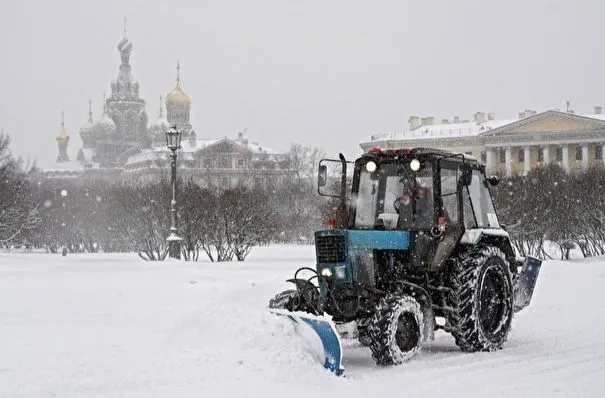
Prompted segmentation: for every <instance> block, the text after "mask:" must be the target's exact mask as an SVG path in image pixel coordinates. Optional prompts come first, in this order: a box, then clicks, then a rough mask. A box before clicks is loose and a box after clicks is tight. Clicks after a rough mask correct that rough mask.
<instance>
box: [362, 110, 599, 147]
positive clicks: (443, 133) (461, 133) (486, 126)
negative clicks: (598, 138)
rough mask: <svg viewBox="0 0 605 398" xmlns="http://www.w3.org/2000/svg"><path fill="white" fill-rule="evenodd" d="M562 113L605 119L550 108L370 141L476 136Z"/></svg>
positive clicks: (379, 136)
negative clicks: (526, 114) (522, 116)
mask: <svg viewBox="0 0 605 398" xmlns="http://www.w3.org/2000/svg"><path fill="white" fill-rule="evenodd" d="M552 113H556V114H562V115H568V116H569V117H578V118H588V119H595V120H602V121H605V114H592V115H577V114H574V113H568V112H560V111H556V110H548V111H544V112H540V113H537V114H534V115H532V116H529V117H525V118H517V119H505V120H486V121H485V122H483V123H477V122H475V121H464V122H460V123H455V122H454V123H447V124H433V125H423V126H419V127H417V128H415V129H413V130H406V131H403V132H388V133H377V134H373V135H372V136H371V139H370V142H372V141H382V140H385V139H386V140H422V139H435V138H449V137H452V138H459V137H474V136H478V135H480V134H487V133H488V132H490V131H492V130H494V132H496V131H499V130H501V129H503V128H504V127H505V126H509V125H512V124H514V123H517V122H523V121H525V120H529V119H533V118H537V117H541V116H543V115H547V114H552Z"/></svg>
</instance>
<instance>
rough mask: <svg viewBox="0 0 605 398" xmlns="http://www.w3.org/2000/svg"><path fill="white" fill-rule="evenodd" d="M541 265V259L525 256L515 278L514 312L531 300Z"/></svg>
mask: <svg viewBox="0 0 605 398" xmlns="http://www.w3.org/2000/svg"><path fill="white" fill-rule="evenodd" d="M541 266H542V260H539V259H537V258H535V257H527V258H526V259H525V262H524V263H523V268H522V269H521V272H520V273H519V276H518V277H517V279H516V280H515V296H514V299H515V300H514V301H515V302H514V305H515V312H517V311H521V310H522V309H523V308H525V307H527V306H528V305H529V303H530V302H531V296H532V294H533V293H534V288H535V287H536V281H537V280H538V275H539V274H540V267H541Z"/></svg>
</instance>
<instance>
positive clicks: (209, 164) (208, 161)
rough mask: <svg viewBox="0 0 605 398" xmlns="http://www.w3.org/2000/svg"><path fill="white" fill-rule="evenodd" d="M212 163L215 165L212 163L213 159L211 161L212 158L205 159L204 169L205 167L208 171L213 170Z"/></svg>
mask: <svg viewBox="0 0 605 398" xmlns="http://www.w3.org/2000/svg"><path fill="white" fill-rule="evenodd" d="M212 163H213V162H212V159H211V158H205V159H204V167H205V168H207V169H211V168H212V167H213V164H212Z"/></svg>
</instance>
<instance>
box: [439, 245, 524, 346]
mask: <svg viewBox="0 0 605 398" xmlns="http://www.w3.org/2000/svg"><path fill="white" fill-rule="evenodd" d="M449 285H450V287H451V288H452V289H453V290H454V293H453V294H451V295H450V296H449V297H450V306H451V307H453V309H454V311H453V313H450V314H448V315H447V321H448V323H449V326H450V327H451V329H452V335H453V336H454V338H455V339H456V345H458V347H460V349H461V350H462V351H466V352H475V351H495V350H498V349H500V348H502V344H503V343H504V342H505V341H506V338H507V336H508V332H509V330H510V326H511V322H512V319H513V284H512V280H511V275H510V266H509V263H508V261H507V260H506V257H505V256H504V253H503V252H502V251H501V250H500V249H498V248H497V247H493V246H483V245H480V246H477V247H474V248H471V249H469V250H467V251H465V252H464V253H462V254H461V255H460V256H459V258H458V260H457V261H456V262H455V264H454V267H453V269H452V272H451V275H450V278H449Z"/></svg>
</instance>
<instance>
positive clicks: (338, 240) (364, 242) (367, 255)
mask: <svg viewBox="0 0 605 398" xmlns="http://www.w3.org/2000/svg"><path fill="white" fill-rule="evenodd" d="M409 246H410V233H409V232H407V231H393V230H379V231H376V230H372V231H370V230H352V229H329V230H323V231H317V232H315V251H316V256H317V272H318V274H319V275H324V276H326V275H329V276H332V277H333V278H334V280H335V281H337V282H345V283H347V282H353V281H357V282H366V283H367V282H370V283H371V282H372V280H373V276H374V275H373V269H374V264H373V253H374V250H408V248H409Z"/></svg>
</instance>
